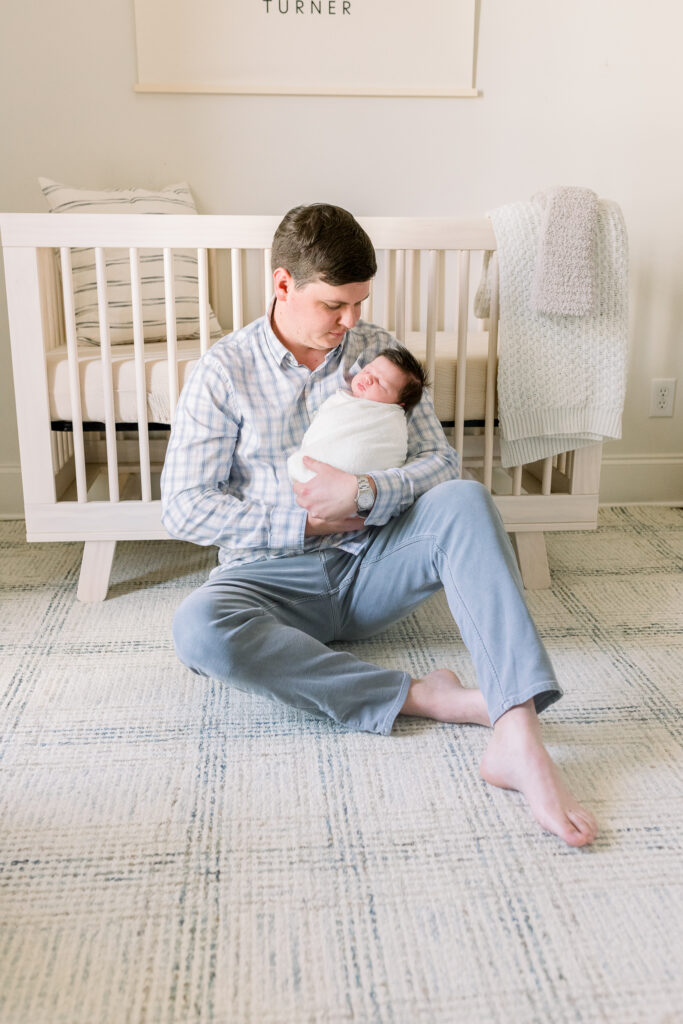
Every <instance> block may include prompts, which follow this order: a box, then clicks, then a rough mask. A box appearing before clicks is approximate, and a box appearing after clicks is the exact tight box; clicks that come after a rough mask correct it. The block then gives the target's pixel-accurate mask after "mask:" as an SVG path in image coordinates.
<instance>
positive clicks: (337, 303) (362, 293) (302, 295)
mask: <svg viewBox="0 0 683 1024" xmlns="http://www.w3.org/2000/svg"><path fill="white" fill-rule="evenodd" d="M274 279H275V296H276V298H277V304H276V306H275V317H274V326H275V327H276V333H277V334H278V336H279V337H280V340H281V341H282V342H283V344H285V345H286V346H287V347H288V348H289V347H290V346H293V347H298V346H301V347H303V348H306V349H316V350H318V351H323V352H327V351H329V350H330V349H333V348H336V346H337V345H338V344H339V343H340V341H341V340H342V338H343V337H344V335H345V334H346V332H347V331H349V330H351V328H352V327H355V325H356V324H357V322H358V320H359V318H360V307H361V303H362V302H363V301H364V300H365V299H367V297H368V295H369V294H370V282H369V281H362V282H360V283H355V284H342V285H331V284H325V282H324V281H320V280H317V281H311V282H310V283H309V284H306V285H304V286H303V288H296V287H295V286H294V281H293V279H292V277H291V275H290V274H289V273H288V272H287V271H286V270H282V269H279V270H276V271H275V275H274Z"/></svg>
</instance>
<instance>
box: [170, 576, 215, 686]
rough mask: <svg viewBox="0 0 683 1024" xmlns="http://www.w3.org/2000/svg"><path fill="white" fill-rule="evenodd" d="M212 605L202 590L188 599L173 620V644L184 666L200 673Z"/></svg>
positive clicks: (196, 591)
mask: <svg viewBox="0 0 683 1024" xmlns="http://www.w3.org/2000/svg"><path fill="white" fill-rule="evenodd" d="M211 606H212V603H211V602H210V601H209V600H208V599H207V598H206V596H205V594H204V591H203V590H202V589H200V590H195V591H194V593H192V594H190V596H189V597H186V598H185V600H184V601H183V602H182V604H181V605H180V606H179V607H178V609H177V610H176V613H175V616H174V618H173V644H174V646H175V651H176V654H177V655H178V658H179V659H180V661H182V663H183V665H186V666H187V667H188V668H190V669H192V671H193V672H197V671H199V669H198V668H197V662H198V660H199V652H200V650H201V648H202V647H203V646H204V642H205V638H206V635H207V633H208V632H209V630H210V623H211Z"/></svg>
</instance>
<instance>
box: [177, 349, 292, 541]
mask: <svg viewBox="0 0 683 1024" xmlns="http://www.w3.org/2000/svg"><path fill="white" fill-rule="evenodd" d="M239 434H240V418H239V413H238V412H237V411H236V408H235V402H234V396H233V395H232V390H231V386H230V382H229V380H227V379H226V375H225V373H224V372H223V368H222V367H221V366H220V365H219V364H218V363H217V362H215V361H212V360H207V361H203V362H202V363H200V364H198V365H197V367H196V368H195V370H194V371H193V373H192V375H191V377H190V379H189V380H188V382H187V384H186V385H185V387H184V388H183V391H182V394H181V396H180V401H179V402H178V406H177V409H176V414H175V419H174V424H173V431H172V433H171V439H170V441H169V445H168V451H167V453H166V461H165V464H164V470H163V473H162V477H161V500H162V522H163V524H164V526H165V527H166V529H167V530H168V532H169V533H170V534H172V536H174V537H177V538H179V539H180V540H188V541H192V542H193V543H194V544H204V545H209V544H218V545H221V546H230V547H234V548H250V549H253V550H257V549H283V548H284V549H291V550H292V551H302V550H303V541H304V530H305V526H306V520H307V516H306V513H305V511H304V510H303V509H300V508H297V507H282V506H278V505H277V504H276V502H275V498H276V495H273V496H272V497H273V500H272V502H269V501H268V496H267V495H266V496H264V499H263V500H259V501H254V500H251V501H250V500H242V499H240V498H238V497H236V496H235V495H233V494H230V493H228V489H227V488H228V481H229V479H230V472H231V468H232V464H233V456H234V452H235V446H236V444H237V440H238V437H239Z"/></svg>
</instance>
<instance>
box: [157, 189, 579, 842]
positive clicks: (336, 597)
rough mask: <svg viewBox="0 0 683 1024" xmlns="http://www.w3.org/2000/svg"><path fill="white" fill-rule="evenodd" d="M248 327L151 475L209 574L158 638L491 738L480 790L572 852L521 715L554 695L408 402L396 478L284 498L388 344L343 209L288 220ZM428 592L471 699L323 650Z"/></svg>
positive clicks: (547, 773) (496, 528)
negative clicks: (309, 434)
mask: <svg viewBox="0 0 683 1024" xmlns="http://www.w3.org/2000/svg"><path fill="white" fill-rule="evenodd" d="M272 266H273V280H274V290H275V295H274V300H273V304H272V306H271V308H270V309H269V311H268V313H267V315H266V316H264V317H262V318H260V319H259V320H256V321H254V323H252V324H249V326H247V327H245V328H243V329H241V330H239V331H235V332H234V333H233V334H230V335H228V336H227V337H226V338H223V339H222V340H221V341H219V342H217V343H216V344H215V345H214V346H213V347H212V348H211V349H210V350H209V352H207V354H206V355H205V356H204V357H203V358H202V360H201V361H200V363H199V364H198V366H197V367H196V368H195V370H194V371H193V373H192V375H191V377H190V379H189V381H188V382H187V384H186V385H185V388H184V389H183V392H182V395H181V397H180V401H179V403H178V408H177V410H176V416H175V421H174V426H173V431H172V434H171V440H170V443H169V447H168V453H167V456H166V463H165V466H164V472H163V476H162V504H163V522H164V525H165V527H166V529H167V530H168V531H169V533H171V534H173V535H174V536H176V537H179V538H181V539H183V540H189V541H193V542H195V543H197V544H217V545H218V546H219V549H220V550H219V562H220V564H219V566H218V567H217V568H216V569H215V570H214V571H213V572H212V573H211V576H210V578H209V580H208V581H207V582H206V583H205V584H204V586H203V587H201V588H200V589H199V590H197V591H195V592H194V593H193V594H191V595H190V596H189V597H188V598H187V599H186V600H185V601H184V602H183V604H182V605H181V606H180V608H179V609H178V612H177V614H176V617H175V621H174V639H175V645H176V650H177V652H178V656H179V657H180V659H181V660H182V661H183V662H184V663H185V664H186V665H187V666H188V667H189V668H191V669H192V670H193V671H194V672H197V673H199V674H202V675H206V676H209V677H211V678H214V679H219V680H222V681H224V682H226V683H229V684H230V685H233V686H237V687H239V688H241V689H244V690H248V691H250V692H252V693H257V694H261V695H263V696H267V697H270V698H272V699H275V700H279V701H282V702H284V703H286V704H289V705H291V706H293V707H297V708H301V709H304V710H306V711H309V712H311V713H313V714H316V715H319V716H324V717H329V718H331V719H332V720H333V721H335V722H337V723H340V724H343V725H344V726H346V727H347V728H350V729H358V730H365V731H369V732H375V733H380V734H385V735H386V734H388V733H389V732H390V731H391V729H392V726H393V723H394V721H395V719H396V716H397V715H398V714H404V715H419V716H424V717H429V718H434V719H437V720H439V721H446V722H460V723H476V724H479V725H485V726H490V725H493V735H492V738H491V742H490V744H489V747H488V748H487V750H486V753H485V755H484V758H483V761H482V764H481V769H480V770H481V774H482V777H483V778H484V779H485V780H486V781H488V782H490V783H491V784H493V785H495V786H499V787H502V788H507V789H516V790H519V791H520V792H522V793H523V794H524V795H525V797H526V799H527V800H528V802H529V805H530V808H531V810H532V812H533V814H534V816H535V817H536V819H537V820H538V821H539V823H540V824H541V825H542V826H543V827H544V828H546V829H548V830H549V831H551V832H553V833H555V834H557V835H559V836H560V837H561V838H563V839H564V840H565V841H566V842H567V843H569V844H571V845H573V846H583V845H585V844H586V843H590V842H592V841H593V839H594V838H595V835H596V833H597V826H596V823H595V821H594V819H593V817H592V815H591V814H590V813H589V812H588V811H586V810H584V809H583V808H582V807H581V806H580V805H579V804H578V803H577V801H576V800H575V799H574V797H573V796H572V795H571V794H570V793H569V791H568V790H567V789H566V788H565V786H564V784H563V783H562V781H561V779H560V777H559V773H558V771H557V768H556V766H555V765H554V763H553V762H552V760H551V758H550V756H549V754H548V752H547V751H546V749H545V747H544V746H543V743H542V740H541V735H540V727H539V723H538V718H537V712H538V711H541V710H543V709H544V708H545V707H547V706H548V705H549V704H551V703H552V702H554V701H555V700H557V699H558V698H559V697H560V695H561V691H560V688H559V686H558V683H557V680H556V678H555V675H554V672H553V669H552V666H551V664H550V661H549V659H548V656H547V653H546V651H545V649H544V647H543V645H542V643H541V641H540V638H539V636H538V634H537V632H536V629H535V626H534V624H533V622H532V621H531V618H530V616H529V613H528V611H527V608H526V604H525V601H524V597H523V591H522V583H521V579H520V576H519V572H518V570H517V565H516V562H515V558H514V554H513V552H512V548H511V546H510V543H509V540H508V538H507V535H506V533H505V530H504V528H503V525H502V523H501V520H500V517H499V515H498V513H497V510H496V508H495V505H494V504H493V501H492V499H491V497H490V495H489V493H488V491H487V490H486V489H485V488H484V487H482V486H481V485H480V484H478V483H476V482H474V481H464V480H458V479H457V476H458V460H457V455H456V453H455V452H454V451H453V449H452V448H451V447H450V445H449V444H448V442H447V440H446V438H445V436H444V434H443V431H442V429H441V426H440V424H439V422H438V420H437V418H436V415H435V413H434V409H433V406H432V403H431V401H430V399H429V397H428V396H427V395H425V396H424V397H423V398H422V400H421V401H420V402H419V403H418V405H417V406H416V407H415V409H413V410H412V412H411V413H410V419H409V423H408V459H407V462H406V464H405V465H404V466H402V467H401V468H396V469H390V470H384V471H381V472H373V473H372V474H369V475H367V476H361V477H358V478H357V477H355V476H354V475H352V474H349V473H344V472H342V471H341V470H338V469H334V468H333V467H331V466H329V465H326V464H325V463H323V462H319V461H315V460H313V459H306V460H305V463H306V465H307V466H308V467H309V468H310V469H313V470H314V471H315V474H316V475H315V476H314V478H313V479H312V480H310V481H309V482H307V483H295V484H294V485H293V488H292V484H290V482H289V479H288V476H287V468H286V465H287V457H288V456H289V455H290V454H291V453H292V452H293V451H294V450H295V449H296V448H297V447H298V446H299V444H300V443H301V439H302V436H303V434H304V432H305V430H306V428H307V426H308V424H309V422H310V420H311V418H312V416H313V415H314V414H315V412H316V411H317V409H318V408H319V407H320V405H321V404H322V402H323V401H324V400H325V399H326V398H327V397H328V396H329V395H331V394H332V393H333V392H334V391H335V390H336V389H337V388H339V387H344V386H348V383H349V381H350V379H351V377H352V376H353V375H354V374H355V373H356V372H357V371H358V370H359V368H360V367H361V366H364V365H366V364H367V363H370V362H371V361H372V360H373V359H374V357H375V356H376V355H377V354H378V353H379V352H380V351H381V350H382V349H384V348H386V347H387V346H391V345H396V341H395V340H394V339H392V338H391V337H390V336H389V335H388V334H387V333H386V332H385V331H383V330H381V329H380V328H378V327H375V326H373V325H370V324H367V323H364V322H363V321H361V320H360V308H361V303H362V302H363V300H364V299H365V298H366V297H367V295H368V292H369V287H370V281H371V279H372V277H373V276H374V274H375V272H376V269H377V265H376V261H375V253H374V249H373V247H372V243H371V242H370V239H369V238H368V236H367V235H366V234H365V232H364V231H363V230H362V229H361V227H360V225H359V224H358V223H357V222H356V221H355V220H354V218H353V217H352V216H351V214H349V213H347V212H346V211H345V210H341V209H339V208H338V207H334V206H328V205H325V204H316V205H313V206H307V207H297V208H296V209H294V210H291V211H290V212H289V213H288V214H287V215H286V217H285V218H284V220H283V221H282V223H281V224H280V226H279V227H278V229H277V231H276V234H275V238H274V240H273V247H272ZM442 586H443V587H444V589H445V592H446V596H447V599H448V603H449V607H450V609H451V612H452V614H453V617H454V619H455V621H456V623H457V625H458V627H459V629H460V632H461V635H462V637H463V640H464V642H465V644H466V645H467V647H468V649H469V651H470V653H471V655H472V659H473V662H474V665H475V668H476V671H477V678H478V682H479V685H480V687H481V689H477V690H475V689H466V688H464V687H463V686H461V684H460V682H459V681H458V679H457V677H456V676H455V675H454V674H453V673H452V672H450V671H449V670H448V669H439V670H437V671H434V672H431V673H429V674H428V675H426V676H425V677H424V678H421V679H411V678H410V676H409V675H408V674H407V673H405V672H401V671H395V670H390V669H383V668H379V667H378V666H376V665H370V664H368V663H366V662H363V661H360V660H359V659H357V658H355V657H352V656H351V655H350V654H348V653H344V652H341V651H332V650H330V649H329V647H327V646H326V644H328V643H329V642H330V641H332V640H353V639H357V638H359V637H364V636H369V635H372V634H373V633H376V632H377V631H379V630H381V629H383V628H384V627H386V626H387V625H389V623H391V622H394V621H395V620H396V619H398V618H400V617H402V616H404V615H407V614H408V613H409V612H411V611H413V609H415V608H416V607H417V606H418V605H419V604H420V603H421V602H422V601H423V600H424V599H425V598H426V597H428V596H429V595H430V594H433V593H434V592H435V591H437V590H439V589H440V588H441V587H442Z"/></svg>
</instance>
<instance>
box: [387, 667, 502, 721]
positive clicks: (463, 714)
mask: <svg viewBox="0 0 683 1024" xmlns="http://www.w3.org/2000/svg"><path fill="white" fill-rule="evenodd" d="M399 714H401V715H417V716H419V717H420V718H434V719H436V721H437V722H458V723H460V724H466V723H467V724H470V725H490V724H491V719H490V718H489V713H488V711H487V710H486V703H485V702H484V697H483V694H482V692H481V690H472V689H469V688H468V687H466V686H463V685H462V683H461V682H460V680H459V679H458V677H457V676H456V674H455V672H451V671H450V669H447V668H437V669H435V670H434V671H433V672H429V673H428V675H426V676H423V677H422V678H421V679H411V680H410V689H409V690H408V696H407V697H406V700H405V703H404V705H403V707H402V708H401V710H400V712H399Z"/></svg>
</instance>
